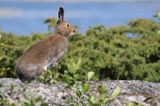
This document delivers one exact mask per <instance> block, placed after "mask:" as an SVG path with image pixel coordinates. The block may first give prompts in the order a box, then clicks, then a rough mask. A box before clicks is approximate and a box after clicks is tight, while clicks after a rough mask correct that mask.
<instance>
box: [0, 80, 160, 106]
mask: <svg viewBox="0 0 160 106" xmlns="http://www.w3.org/2000/svg"><path fill="white" fill-rule="evenodd" d="M87 82H88V83H89V84H90V89H89V91H88V92H87V93H85V94H84V95H83V98H84V99H87V98H88V95H90V96H93V97H95V98H98V95H99V92H98V90H97V86H99V85H100V84H101V85H104V86H105V87H106V91H107V93H106V95H108V98H110V97H111V94H112V92H113V91H114V89H115V88H116V87H117V86H118V87H119V88H121V91H120V95H118V96H116V97H114V99H113V98H112V99H113V100H112V101H111V102H110V103H109V104H106V105H112V106H125V105H126V104H129V103H134V104H141V105H142V106H160V83H152V82H145V81H139V80H129V81H128V80H106V81H87ZM77 83H79V84H80V85H81V82H77ZM78 86H79V85H78ZM74 88H76V87H74ZM70 98H72V99H73V100H75V101H76V100H78V99H77V98H78V97H77V94H76V89H71V88H67V87H66V84H65V83H59V84H50V85H48V84H42V83H40V82H38V81H33V82H30V83H22V82H21V81H20V80H18V79H12V78H1V79H0V105H2V104H3V105H4V104H7V103H8V104H12V103H13V104H16V105H20V104H25V103H28V104H31V103H33V104H35V105H36V106H39V105H41V104H44V106H46V105H47V104H48V105H49V106H57V105H62V106H63V105H64V106H66V105H71V104H70V103H71V102H68V100H70Z"/></svg>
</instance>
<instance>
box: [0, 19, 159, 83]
mask: <svg viewBox="0 0 160 106" xmlns="http://www.w3.org/2000/svg"><path fill="white" fill-rule="evenodd" d="M159 29H160V24H159V23H158V22H155V21H153V20H148V19H136V20H131V21H130V22H129V24H128V25H127V26H116V27H112V28H106V27H104V26H95V27H91V28H89V29H88V31H87V32H86V33H85V34H80V33H77V34H76V35H75V36H73V37H72V38H71V39H70V43H69V52H68V53H67V54H66V55H65V57H64V59H63V60H62V61H61V62H60V63H59V64H58V66H56V67H57V68H51V69H48V70H49V71H48V72H46V73H45V74H44V76H43V77H42V80H43V81H42V80H41V81H42V82H48V81H49V80H50V81H51V82H56V80H57V81H62V77H63V75H65V71H66V70H68V65H69V64H70V65H71V66H72V65H73V64H72V61H74V62H76V61H77V60H79V59H81V65H80V67H79V69H78V73H76V76H77V77H74V78H75V80H87V79H86V76H87V74H88V72H94V74H95V75H94V78H92V80H99V79H100V80H102V79H123V80H133V79H134V80H145V81H157V82H158V81H160V79H159V76H160V67H159V66H160V34H159V33H157V32H158V31H159ZM0 34H1V39H0V77H16V73H15V68H14V67H15V62H16V60H17V58H18V57H19V56H20V55H21V54H22V53H23V52H24V51H25V50H26V49H27V48H29V47H30V46H31V45H33V44H34V43H35V42H37V41H39V40H40V39H43V38H44V37H46V35H47V34H38V33H33V34H32V35H31V36H16V35H14V34H10V33H4V32H1V33H0ZM67 74H68V73H67ZM47 76H50V77H47ZM53 79H56V80H53Z"/></svg>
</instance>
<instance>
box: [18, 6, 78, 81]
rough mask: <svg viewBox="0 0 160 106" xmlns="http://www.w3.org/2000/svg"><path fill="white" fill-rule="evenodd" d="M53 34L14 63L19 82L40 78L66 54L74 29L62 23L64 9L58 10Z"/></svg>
mask: <svg viewBox="0 0 160 106" xmlns="http://www.w3.org/2000/svg"><path fill="white" fill-rule="evenodd" d="M58 18H59V19H58V21H57V25H56V27H55V33H54V34H52V35H51V36H48V37H47V38H45V39H43V40H41V41H39V42H37V43H36V44H34V45H33V46H32V47H30V48H29V49H28V50H27V51H26V52H25V53H24V54H23V55H22V56H21V57H20V58H19V59H18V60H17V63H16V71H17V75H18V77H19V79H20V80H21V81H30V80H34V79H36V78H37V77H38V76H40V75H41V74H42V73H43V72H44V71H45V70H47V68H48V67H50V66H54V65H55V64H57V63H58V61H59V60H60V59H61V58H62V57H63V55H64V54H65V53H66V52H67V46H68V37H70V36H72V35H73V34H74V33H75V28H74V27H73V26H72V25H70V24H69V23H67V22H65V21H64V9H63V8H62V7H60V8H59V11H58Z"/></svg>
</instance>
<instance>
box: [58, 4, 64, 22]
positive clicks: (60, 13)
mask: <svg viewBox="0 0 160 106" xmlns="http://www.w3.org/2000/svg"><path fill="white" fill-rule="evenodd" d="M58 18H59V22H60V23H61V22H64V9H63V7H60V8H59V11H58Z"/></svg>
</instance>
